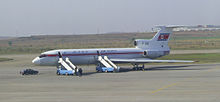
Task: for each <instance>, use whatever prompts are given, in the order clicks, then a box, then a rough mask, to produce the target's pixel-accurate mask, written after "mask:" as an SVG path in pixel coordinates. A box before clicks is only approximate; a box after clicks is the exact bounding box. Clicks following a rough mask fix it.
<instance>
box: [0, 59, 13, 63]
mask: <svg viewBox="0 0 220 102" xmlns="http://www.w3.org/2000/svg"><path fill="white" fill-rule="evenodd" d="M10 60H13V59H10V58H0V62H3V61H10Z"/></svg>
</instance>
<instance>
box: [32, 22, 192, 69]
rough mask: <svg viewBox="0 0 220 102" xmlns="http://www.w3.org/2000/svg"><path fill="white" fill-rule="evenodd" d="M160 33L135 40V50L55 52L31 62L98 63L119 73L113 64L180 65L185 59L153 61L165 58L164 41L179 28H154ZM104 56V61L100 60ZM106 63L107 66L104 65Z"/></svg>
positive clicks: (43, 54) (166, 45)
mask: <svg viewBox="0 0 220 102" xmlns="http://www.w3.org/2000/svg"><path fill="white" fill-rule="evenodd" d="M156 27H157V28H159V29H160V30H158V32H157V33H156V34H155V36H154V37H153V38H152V39H150V40H149V39H148V40H147V39H136V40H135V41H134V45H135V48H96V49H58V50H51V51H47V52H43V53H41V55H40V56H38V57H36V58H35V59H34V60H33V61H32V63H34V64H35V65H41V66H58V64H59V63H58V62H59V58H60V56H61V55H62V57H63V58H68V61H69V62H71V63H72V64H74V65H75V66H77V65H85V64H86V65H88V64H96V65H99V64H100V63H101V64H103V65H104V66H106V67H108V66H113V67H115V68H116V69H117V70H118V71H119V67H117V66H116V65H115V64H114V63H131V64H132V65H133V66H134V68H138V65H139V64H143V68H144V64H145V63H162V62H168V63H169V62H170V63H175V62H184V63H192V62H194V61H187V60H157V59H156V58H159V57H162V56H166V55H168V54H169V53H170V48H169V46H168V41H169V39H170V36H171V34H172V31H173V29H174V28H178V27H182V26H172V25H168V26H156ZM103 57H104V58H103ZM106 63H107V64H106Z"/></svg>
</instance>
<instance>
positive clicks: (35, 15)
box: [0, 0, 220, 36]
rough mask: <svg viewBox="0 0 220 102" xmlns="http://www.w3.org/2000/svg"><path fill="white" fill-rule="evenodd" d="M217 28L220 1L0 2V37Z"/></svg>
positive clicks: (56, 0) (16, 0)
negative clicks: (175, 26) (167, 27)
mask: <svg viewBox="0 0 220 102" xmlns="http://www.w3.org/2000/svg"><path fill="white" fill-rule="evenodd" d="M161 24H179V25H198V24H214V25H220V0H0V36H29V35H39V34H41V35H42V34H47V35H48V34H92V33H108V32H136V31H150V29H151V28H152V27H154V25H161Z"/></svg>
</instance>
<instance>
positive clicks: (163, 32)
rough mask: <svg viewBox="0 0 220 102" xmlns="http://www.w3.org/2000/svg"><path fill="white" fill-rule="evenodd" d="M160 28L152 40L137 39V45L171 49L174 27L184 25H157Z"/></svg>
mask: <svg viewBox="0 0 220 102" xmlns="http://www.w3.org/2000/svg"><path fill="white" fill-rule="evenodd" d="M156 27H158V28H160V30H159V31H158V32H157V34H156V35H155V36H154V37H153V38H152V39H151V40H145V39H137V40H135V45H136V47H137V48H141V49H144V50H159V51H169V50H170V48H169V46H168V41H169V39H170V36H171V34H172V33H173V32H172V31H173V29H174V28H178V27H183V26H156Z"/></svg>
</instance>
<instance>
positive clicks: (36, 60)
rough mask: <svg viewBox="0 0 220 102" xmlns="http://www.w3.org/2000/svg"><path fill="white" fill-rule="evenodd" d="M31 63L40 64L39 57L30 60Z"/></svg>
mask: <svg viewBox="0 0 220 102" xmlns="http://www.w3.org/2000/svg"><path fill="white" fill-rule="evenodd" d="M32 63H34V64H36V65H40V58H39V57H36V58H35V59H33V60H32Z"/></svg>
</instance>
